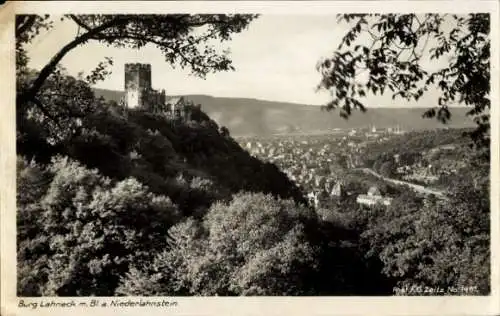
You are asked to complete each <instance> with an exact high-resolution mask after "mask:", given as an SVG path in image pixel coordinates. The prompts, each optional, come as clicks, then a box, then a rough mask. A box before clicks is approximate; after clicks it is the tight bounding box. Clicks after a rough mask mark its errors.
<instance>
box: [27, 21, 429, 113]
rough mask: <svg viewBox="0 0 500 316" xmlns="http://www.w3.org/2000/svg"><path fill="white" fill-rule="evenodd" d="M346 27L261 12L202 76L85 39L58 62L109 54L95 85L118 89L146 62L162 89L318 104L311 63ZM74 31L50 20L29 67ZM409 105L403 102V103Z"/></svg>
mask: <svg viewBox="0 0 500 316" xmlns="http://www.w3.org/2000/svg"><path fill="white" fill-rule="evenodd" d="M346 30H347V26H344V25H339V24H337V22H336V17H335V15H333V14H329V15H309V16H307V15H303V16H298V15H262V16H260V17H259V18H258V19H256V20H254V21H253V22H252V23H251V24H250V25H249V27H248V29H246V30H244V31H243V32H242V33H239V34H235V35H234V37H233V40H232V41H230V42H226V43H225V45H226V47H228V48H230V50H231V58H232V60H233V65H234V66H235V68H236V70H235V71H233V72H224V73H217V74H209V75H208V76H207V77H206V79H205V80H203V79H200V78H197V77H194V76H192V75H190V73H189V70H188V69H186V70H182V69H180V67H178V68H177V69H173V68H172V67H171V66H170V65H169V64H167V63H166V62H165V61H164V58H163V56H162V55H161V53H160V51H159V50H158V49H156V48H155V47H152V46H151V47H150V46H147V47H145V48H143V49H141V50H131V49H116V48H110V47H106V46H103V45H102V44H99V43H97V42H89V43H88V44H86V45H84V46H80V47H78V48H76V49H74V50H72V51H71V52H70V53H68V54H67V55H66V57H65V58H64V59H63V60H62V65H63V66H64V67H65V68H67V70H68V71H69V73H70V74H72V75H76V74H77V73H78V72H80V71H83V72H84V73H88V72H89V71H90V70H92V69H93V68H94V67H95V66H96V65H97V63H98V62H100V61H103V60H104V57H106V56H108V57H112V58H113V60H114V65H113V68H112V72H113V73H112V74H111V75H110V76H109V77H108V78H107V79H106V80H105V81H103V82H100V83H99V84H98V85H97V87H100V88H105V89H113V90H123V85H124V75H123V68H124V67H123V66H124V64H125V63H129V62H142V63H150V64H151V65H152V81H153V83H152V84H153V87H154V88H155V89H165V90H166V92H167V94H170V95H179V94H180V95H182V94H208V95H213V96H219V97H244V98H257V99H265V100H275V101H285V102H295V103H304V104H324V103H326V102H327V100H328V93H327V92H316V91H315V87H316V85H317V84H318V82H319V80H320V75H319V73H318V72H317V71H316V68H315V66H316V63H317V62H318V60H319V59H320V58H321V57H323V56H328V55H329V54H330V53H331V52H333V51H334V49H335V48H336V47H337V45H338V43H339V41H340V39H341V38H342V36H343V35H344V34H345V32H346ZM76 34H77V28H76V27H75V26H74V24H73V23H72V22H69V21H68V22H59V21H57V22H56V23H55V27H54V28H53V29H52V30H51V31H50V32H48V33H46V34H42V35H41V36H39V37H37V40H36V41H35V42H34V43H33V45H32V46H31V47H30V50H29V53H30V58H31V61H30V66H31V67H33V68H36V69H40V68H41V67H43V65H45V64H46V63H47V61H48V60H49V59H50V58H51V57H52V56H53V55H54V54H55V53H56V52H57V51H58V50H59V49H60V48H61V47H62V46H63V45H64V44H65V43H68V42H69V41H71V40H72V39H73V38H74V37H75V36H76ZM435 101H436V98H435V97H432V96H431V97H426V98H422V99H421V102H420V104H419V105H430V104H429V103H434V102H435ZM401 102H404V101H399V103H393V101H392V100H391V98H390V97H389V96H384V97H377V98H371V99H370V100H368V101H367V102H366V103H367V105H368V106H394V105H396V104H398V105H400V104H401ZM412 105H413V106H414V105H415V104H407V106H412Z"/></svg>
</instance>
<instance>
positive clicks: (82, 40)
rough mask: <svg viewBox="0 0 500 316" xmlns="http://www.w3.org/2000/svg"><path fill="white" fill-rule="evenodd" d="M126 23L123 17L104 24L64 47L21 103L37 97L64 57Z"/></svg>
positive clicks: (42, 72) (47, 65)
mask: <svg viewBox="0 0 500 316" xmlns="http://www.w3.org/2000/svg"><path fill="white" fill-rule="evenodd" d="M124 22H127V20H126V19H124V18H123V17H117V18H115V19H113V20H111V21H109V22H106V23H103V24H102V25H100V26H98V27H96V28H94V29H91V30H90V31H88V32H87V33H85V34H83V35H81V36H79V37H77V38H75V39H74V40H73V41H71V42H70V43H68V44H67V45H66V46H64V47H63V48H62V49H61V50H60V51H59V52H57V54H55V55H54V56H53V57H52V59H51V60H50V61H49V62H48V63H47V64H46V65H45V67H43V69H42V70H41V71H40V73H39V75H38V77H37V78H36V80H35V81H34V82H33V84H32V86H31V87H30V88H29V90H28V91H26V92H25V93H23V94H22V95H21V103H22V102H26V101H29V100H33V99H34V98H35V96H36V95H37V93H38V91H39V90H40V88H41V87H42V85H43V83H44V82H45V80H46V79H47V78H48V77H49V76H50V74H51V73H52V72H53V71H54V69H55V68H56V66H57V64H58V63H59V62H60V61H61V59H63V57H64V56H65V55H66V54H67V53H68V52H69V51H71V50H72V49H74V48H76V47H77V46H78V45H80V44H83V43H85V42H86V41H88V40H89V39H91V38H92V37H93V36H95V35H96V34H99V32H102V31H104V30H106V29H108V28H110V27H113V26H117V25H120V24H122V23H124Z"/></svg>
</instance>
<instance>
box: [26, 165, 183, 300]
mask: <svg viewBox="0 0 500 316" xmlns="http://www.w3.org/2000/svg"><path fill="white" fill-rule="evenodd" d="M20 173H21V175H22V179H23V180H22V183H24V184H25V185H24V186H21V187H20V188H21V190H23V189H24V190H28V191H27V192H24V191H21V192H20V195H23V194H25V193H27V194H33V192H37V191H35V190H30V189H31V186H33V185H35V184H37V183H38V182H39V180H38V179H39V178H40V177H42V176H44V172H42V171H40V170H39V168H38V167H37V166H33V165H27V166H25V168H24V169H21V170H20ZM45 174H48V175H50V176H51V180H50V184H48V185H45V186H43V187H41V188H40V189H39V190H40V191H42V190H43V189H46V191H45V192H44V193H43V194H41V193H39V194H38V195H39V196H41V198H40V199H39V200H36V201H34V200H29V201H24V202H23V201H22V202H21V203H20V204H19V206H20V209H19V213H18V227H19V229H20V231H21V233H20V234H19V235H18V238H19V249H18V260H19V262H20V263H21V264H22V266H21V268H20V270H21V271H22V272H21V274H20V282H19V287H18V292H19V294H20V295H41V294H42V295H60V296H61V295H62V296H65V295H69V296H74V295H86V296H88V295H113V292H114V288H115V287H116V284H117V281H118V279H117V278H118V276H119V275H120V274H122V273H124V272H125V271H127V270H128V265H129V264H130V263H131V262H135V263H141V262H143V261H146V262H147V261H148V260H150V259H151V258H150V257H151V251H154V250H155V249H156V251H159V250H160V249H163V248H164V247H165V246H166V241H167V240H166V232H167V230H168V228H169V227H170V226H171V225H172V224H174V223H175V222H177V221H178V219H179V215H180V214H179V212H178V210H177V208H176V207H175V206H174V205H173V204H172V202H171V201H170V199H168V198H167V197H165V196H161V195H154V194H152V193H150V192H148V191H147V188H146V187H144V186H143V185H141V184H140V183H139V182H137V181H136V180H135V179H132V178H130V179H126V180H123V181H120V182H117V183H113V182H112V181H111V180H110V179H109V178H105V177H102V176H101V175H100V174H99V173H98V172H97V171H96V170H89V169H86V168H84V167H82V166H81V165H79V164H78V163H76V162H73V161H70V160H68V159H67V158H55V159H54V160H53V162H52V164H51V165H50V166H49V168H48V169H47V170H45ZM26 175H38V177H35V176H30V177H27V176H26ZM46 176H47V175H45V177H46ZM28 184H29V185H28ZM26 202H29V203H26ZM31 265H34V268H33V267H30V266H31Z"/></svg>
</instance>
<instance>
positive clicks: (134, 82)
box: [125, 63, 151, 108]
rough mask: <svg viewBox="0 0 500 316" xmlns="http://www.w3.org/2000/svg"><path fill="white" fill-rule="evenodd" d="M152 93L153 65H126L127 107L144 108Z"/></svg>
mask: <svg viewBox="0 0 500 316" xmlns="http://www.w3.org/2000/svg"><path fill="white" fill-rule="evenodd" d="M150 91H151V65H150V64H139V63H136V64H125V102H126V104H127V107H128V108H137V107H144V106H145V100H146V99H147V98H148V95H149V93H150Z"/></svg>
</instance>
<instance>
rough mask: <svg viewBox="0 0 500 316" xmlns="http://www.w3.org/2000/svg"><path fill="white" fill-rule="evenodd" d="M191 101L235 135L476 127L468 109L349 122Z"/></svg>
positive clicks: (400, 112) (275, 107) (316, 111)
mask: <svg viewBox="0 0 500 316" xmlns="http://www.w3.org/2000/svg"><path fill="white" fill-rule="evenodd" d="M94 91H95V93H96V95H97V96H102V97H104V98H105V99H107V100H115V101H119V100H120V98H121V97H122V96H123V92H122V91H114V90H104V89H94ZM185 97H186V98H187V99H188V100H191V101H193V102H194V103H195V104H201V106H202V109H203V111H204V112H205V113H206V114H207V115H209V116H210V117H211V118H212V119H213V120H214V121H216V122H217V124H218V125H220V126H226V127H227V128H228V129H229V131H230V132H231V135H233V136H253V135H259V136H266V135H273V134H281V133H300V134H316V133H318V134H319V133H325V132H328V131H331V130H333V129H335V128H340V129H348V128H360V127H368V126H371V125H374V126H376V127H377V128H387V127H395V126H396V125H399V126H400V128H401V129H403V130H423V129H435V128H439V127H445V126H448V127H450V128H462V127H472V126H475V124H474V122H473V121H472V119H471V118H469V117H467V116H466V115H465V113H466V111H467V109H466V108H453V109H452V119H451V121H450V122H449V123H448V124H447V125H444V124H442V123H440V122H438V121H437V120H436V119H424V118H422V113H423V112H424V111H425V108H404V107H400V108H369V109H368V111H367V112H365V113H362V112H359V111H355V112H354V113H353V115H352V116H351V117H350V118H349V119H348V120H345V119H343V118H341V117H340V116H339V113H338V112H337V111H330V112H328V111H325V110H322V108H321V107H318V106H312V105H304V104H295V103H286V102H275V101H265V100H257V99H247V98H224V97H212V96H208V95H186V96H185Z"/></svg>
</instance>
